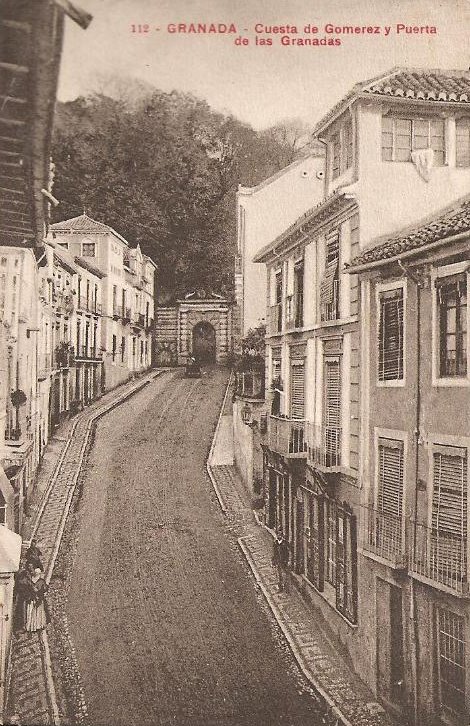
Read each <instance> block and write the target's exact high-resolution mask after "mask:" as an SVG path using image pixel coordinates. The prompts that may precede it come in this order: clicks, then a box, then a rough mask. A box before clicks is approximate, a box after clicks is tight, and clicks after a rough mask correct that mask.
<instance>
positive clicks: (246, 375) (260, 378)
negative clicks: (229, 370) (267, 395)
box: [235, 370, 264, 400]
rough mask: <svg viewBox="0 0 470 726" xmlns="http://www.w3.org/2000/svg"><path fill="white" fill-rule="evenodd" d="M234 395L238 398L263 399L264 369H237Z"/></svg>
mask: <svg viewBox="0 0 470 726" xmlns="http://www.w3.org/2000/svg"><path fill="white" fill-rule="evenodd" d="M235 395H236V396H238V397H239V398H258V399H261V400H262V399H264V370H263V371H261V370H259V371H237V373H236V374H235Z"/></svg>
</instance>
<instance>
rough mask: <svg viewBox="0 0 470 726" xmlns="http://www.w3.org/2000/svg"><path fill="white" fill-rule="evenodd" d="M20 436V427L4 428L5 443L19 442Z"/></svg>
mask: <svg viewBox="0 0 470 726" xmlns="http://www.w3.org/2000/svg"><path fill="white" fill-rule="evenodd" d="M21 435H22V431H21V427H20V426H19V425H17V426H15V425H13V424H11V425H8V424H7V425H6V427H5V441H20V439H21Z"/></svg>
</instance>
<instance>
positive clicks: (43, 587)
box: [25, 567, 50, 633]
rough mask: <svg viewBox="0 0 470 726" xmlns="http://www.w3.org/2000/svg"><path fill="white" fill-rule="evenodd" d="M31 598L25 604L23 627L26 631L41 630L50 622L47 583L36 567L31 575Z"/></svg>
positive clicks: (41, 572)
mask: <svg viewBox="0 0 470 726" xmlns="http://www.w3.org/2000/svg"><path fill="white" fill-rule="evenodd" d="M31 585H32V587H31V599H30V600H29V601H28V602H27V604H26V623H25V629H26V631H27V632H28V633H35V632H36V631H38V630H43V629H44V628H45V627H46V625H47V624H48V623H49V622H50V617H49V610H48V607H47V603H46V593H47V590H48V586H47V583H46V581H45V579H44V573H43V571H42V570H41V569H40V568H39V567H36V569H35V570H34V573H33V575H32V577H31Z"/></svg>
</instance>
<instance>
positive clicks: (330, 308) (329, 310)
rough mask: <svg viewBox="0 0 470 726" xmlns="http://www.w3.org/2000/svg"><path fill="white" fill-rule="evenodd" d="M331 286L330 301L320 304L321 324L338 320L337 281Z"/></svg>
mask: <svg viewBox="0 0 470 726" xmlns="http://www.w3.org/2000/svg"><path fill="white" fill-rule="evenodd" d="M332 286H333V289H332V295H331V299H330V301H329V302H321V303H320V319H321V321H322V322H328V321H329V320H338V319H339V280H333V283H332Z"/></svg>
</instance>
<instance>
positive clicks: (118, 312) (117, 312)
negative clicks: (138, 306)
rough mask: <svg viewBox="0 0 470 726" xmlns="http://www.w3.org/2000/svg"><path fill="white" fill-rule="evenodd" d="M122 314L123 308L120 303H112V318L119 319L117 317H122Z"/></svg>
mask: <svg viewBox="0 0 470 726" xmlns="http://www.w3.org/2000/svg"><path fill="white" fill-rule="evenodd" d="M122 316H123V310H122V306H121V305H113V318H114V320H119V318H122Z"/></svg>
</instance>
